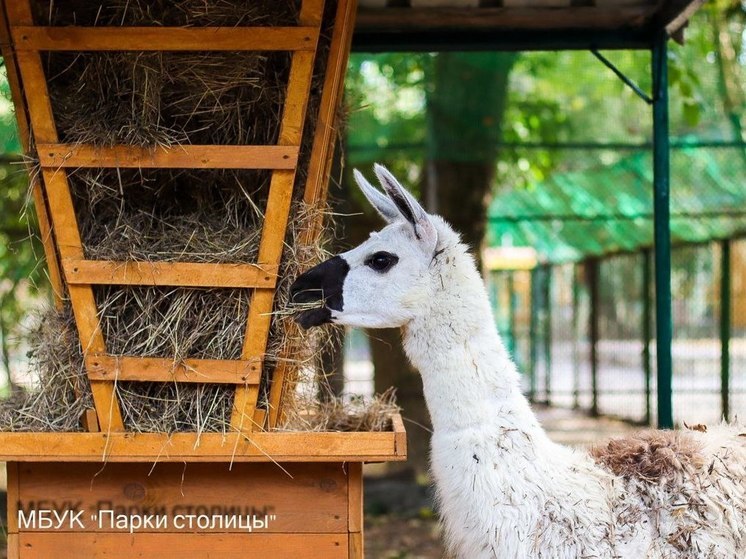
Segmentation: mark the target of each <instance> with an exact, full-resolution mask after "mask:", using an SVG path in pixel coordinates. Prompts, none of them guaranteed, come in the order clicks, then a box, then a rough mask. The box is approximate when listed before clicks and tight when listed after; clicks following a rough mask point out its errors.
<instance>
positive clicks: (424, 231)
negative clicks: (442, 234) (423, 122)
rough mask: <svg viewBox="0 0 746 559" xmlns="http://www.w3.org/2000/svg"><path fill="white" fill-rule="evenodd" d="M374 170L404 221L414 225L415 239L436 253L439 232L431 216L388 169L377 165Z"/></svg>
mask: <svg viewBox="0 0 746 559" xmlns="http://www.w3.org/2000/svg"><path fill="white" fill-rule="evenodd" d="M373 170H374V171H375V173H376V176H377V177H378V180H379V181H380V183H381V186H382V187H383V189H384V190H385V191H386V194H388V197H389V198H391V201H392V202H393V203H394V204H396V207H397V208H398V209H399V212H401V215H402V216H403V217H404V219H406V220H407V221H408V222H409V223H410V224H411V225H412V228H413V229H414V235H415V237H417V239H418V240H419V241H421V242H422V243H424V244H425V247H426V250H427V251H430V252H435V247H436V246H437V244H438V232H437V230H436V229H435V226H434V225H433V222H432V220H431V219H430V215H429V214H428V213H427V212H426V211H425V209H424V208H423V207H422V206H421V205H420V203H419V202H418V201H417V200H416V199H415V198H414V196H412V195H411V194H410V193H409V192H407V189H406V188H404V187H403V186H402V185H401V184H400V183H399V181H398V180H396V177H394V175H392V174H391V172H390V171H389V170H388V169H387V168H386V167H384V166H383V165H379V164H378V163H376V164H375V165H374V166H373Z"/></svg>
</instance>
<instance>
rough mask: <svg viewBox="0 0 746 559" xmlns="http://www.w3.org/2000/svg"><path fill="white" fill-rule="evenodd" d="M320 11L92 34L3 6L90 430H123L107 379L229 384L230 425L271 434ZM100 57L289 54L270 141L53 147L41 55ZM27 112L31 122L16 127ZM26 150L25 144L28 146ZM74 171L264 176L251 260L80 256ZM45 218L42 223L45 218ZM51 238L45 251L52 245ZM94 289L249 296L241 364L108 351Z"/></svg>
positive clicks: (331, 98) (333, 79) (27, 9)
mask: <svg viewBox="0 0 746 559" xmlns="http://www.w3.org/2000/svg"><path fill="white" fill-rule="evenodd" d="M1 2H2V0H0V3H1ZM324 5H325V0H302V3H301V8H300V14H299V22H298V26H294V27H274V28H271V27H256V28H246V27H242V28H225V27H215V28H161V27H95V28H94V27H47V26H36V25H34V22H33V18H32V10H31V0H13V1H5V2H4V3H3V6H2V7H3V10H0V11H2V13H3V19H4V20H5V19H6V16H7V22H5V21H3V22H0V23H7V28H5V35H6V36H7V37H8V38H9V39H10V48H9V49H8V51H7V52H4V54H5V56H6V60H7V61H8V63H9V65H8V67H9V70H10V71H9V74H10V76H9V77H10V81H11V84H12V85H13V87H14V97H17V101H18V103H19V104H18V106H19V107H23V109H22V111H19V122H20V124H21V129H22V130H24V129H25V130H29V132H28V133H27V134H26V135H27V136H29V134H30V135H32V136H33V142H34V143H35V145H36V151H37V153H38V158H39V162H40V164H41V169H42V170H41V181H40V182H41V183H42V184H43V190H42V189H41V188H39V189H37V190H38V193H39V195H38V196H35V198H38V200H37V211H38V212H39V216H40V221H41V222H42V230H43V232H44V231H48V232H49V233H44V235H45V239H47V238H48V239H49V241H47V242H45V249H47V258H48V260H49V261H50V264H51V265H50V272H51V274H50V275H52V276H54V275H55V274H57V276H58V277H59V279H58V280H57V281H56V282H55V283H56V284H59V285H55V291H59V293H60V300H61V297H62V293H63V289H64V290H65V291H66V294H67V297H68V298H69V300H70V303H71V305H72V308H73V313H74V315H75V322H76V326H77V328H78V332H79V335H80V340H81V344H82V346H83V351H84V355H85V362H86V370H87V374H88V378H89V380H90V382H91V387H92V391H93V398H94V405H95V410H96V421H91V422H90V423H91V424H93V425H91V426H90V428H91V429H93V428H99V429H101V431H104V432H107V433H113V432H116V431H124V423H123V420H122V415H121V410H120V408H119V403H118V402H117V398H116V393H115V383H116V382H117V381H120V380H121V381H124V380H127V381H154V380H155V381H178V382H218V383H232V384H235V385H236V396H235V401H234V410H233V415H232V418H231V425H232V427H233V429H235V430H236V431H239V432H251V431H255V430H257V429H261V428H263V427H264V426H265V424H266V423H267V422H269V423H270V424H271V425H272V426H274V425H275V424H276V422H277V419H278V417H279V414H278V413H277V411H278V409H279V405H280V401H281V399H280V396H281V394H282V383H283V380H284V376H285V374H284V369H283V368H282V367H279V368H278V371H276V374H275V375H274V381H273V385H272V389H271V390H272V407H271V408H270V410H269V413H267V412H266V411H264V410H257V400H258V395H259V381H260V378H261V366H262V362H263V358H264V353H265V351H266V344H267V340H268V336H269V327H270V318H271V317H270V313H271V311H272V307H273V301H274V294H275V291H274V290H275V286H276V284H277V279H278V278H277V271H278V269H279V265H280V259H281V257H282V253H283V243H284V239H285V233H286V228H287V223H288V215H289V211H290V206H291V201H292V197H293V187H294V184H295V178H296V169H297V166H298V154H299V150H300V144H301V141H302V138H303V128H304V123H305V121H306V111H307V105H308V99H309V93H310V87H311V79H312V76H313V69H314V61H315V57H316V50H317V47H318V39H319V35H320V32H321V24H322V19H323V18H322V16H323V11H324ZM354 13H355V1H354V0H339V2H338V8H337V18H338V19H337V20H336V21H335V26H334V34H333V37H332V44H331V49H330V54H329V59H328V67H327V76H326V78H325V81H324V90H323V92H322V99H321V109H320V111H321V112H320V114H319V125H318V127H317V129H316V133H315V135H314V144H313V155H312V158H311V162H310V168H309V181H308V184H307V186H306V193H305V196H304V199H305V201H306V202H307V203H312V204H317V203H320V202H321V201H322V200H323V198H324V197H325V190H324V186H323V185H324V184H325V182H326V180H327V179H328V174H329V164H328V163H329V161H330V154H331V144H332V143H333V139H334V138H333V134H332V133H331V130H332V128H333V121H334V111H335V110H336V106H337V103H338V101H339V99H340V92H341V83H342V76H343V74H344V69H345V64H346V60H347V56H348V53H349V44H350V41H351V36H352V23H353V20H354ZM3 27H4V26H3ZM4 44H5V43H4ZM107 50H109V51H111V50H115V51H116V50H137V51H194V50H200V51H239V50H246V51H289V52H291V67H290V75H289V80H288V84H287V91H286V97H285V105H284V109H283V111H282V116H281V122H280V132H279V139H278V142H277V145H264V146H253V145H252V146H209V145H204V146H199V145H188V146H179V147H173V148H152V149H148V148H141V147H137V146H126V145H117V146H112V147H106V148H104V147H96V146H92V145H74V144H65V143H60V139H59V136H58V133H57V129H56V125H55V118H54V114H53V110H52V106H51V103H50V101H49V91H48V88H47V81H46V76H45V73H44V67H43V64H42V57H41V53H42V52H44V51H73V52H75V51H107ZM16 70H17V72H16ZM24 94H25V97H24ZM26 116H27V117H28V123H29V125H28V126H24V123H25V122H26ZM24 144H25V145H26V147H27V148H28V147H29V146H30V145H31V140H30V138H28V141H26V140H25V141H24ZM81 167H93V168H106V167H118V168H202V169H208V168H239V169H266V170H269V171H270V172H271V180H270V189H269V196H268V201H267V208H266V213H265V220H264V226H263V230H262V234H261V241H260V245H259V255H258V259H257V262H256V263H254V264H240V265H239V264H205V263H197V262H131V261H127V262H118V261H95V260H89V259H87V258H86V257H85V254H84V250H83V243H82V240H81V236H80V232H79V229H78V224H77V221H76V218H75V212H74V208H73V201H72V194H71V190H70V183H69V180H68V169H73V168H81ZM37 190H35V193H36V191H37ZM47 210H48V211H47ZM47 214H48V216H49V217H48V219H46V220H45V219H44V217H45V216H46V215H47ZM50 222H51V223H50ZM46 224H48V225H47V226H46V227H45V225H46ZM52 232H53V234H54V241H55V242H54V243H52V242H51V238H52ZM313 235H314V233H313V232H311V231H309V232H308V234H307V235H306V236H305V238H304V240H305V241H306V242H309V241H311V240H312V239H313ZM50 256H51V258H50ZM58 262H59V264H57V263H58ZM60 272H61V273H60ZM53 279H54V277H53ZM63 279H64V282H63ZM95 285H142V286H185V287H193V288H247V289H251V290H252V295H251V302H250V306H249V311H248V317H247V322H246V330H245V338H244V344H243V351H242V354H241V358H240V360H236V361H214V360H213V361H211V360H200V359H188V360H186V361H184V362H174V361H173V360H171V359H167V358H162V359H154V358H150V359H144V358H141V357H136V356H121V355H110V354H109V353H108V352H107V348H106V343H105V339H104V336H103V334H102V332H101V328H100V324H99V316H98V308H97V306H96V302H95V298H94V291H93V286H95ZM272 410H274V411H272ZM95 424H97V426H96V425H95ZM1 436H2V435H0V437H1Z"/></svg>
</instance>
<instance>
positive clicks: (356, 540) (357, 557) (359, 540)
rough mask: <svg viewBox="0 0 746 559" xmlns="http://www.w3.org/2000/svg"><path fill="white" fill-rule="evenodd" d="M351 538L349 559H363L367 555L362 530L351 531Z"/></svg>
mask: <svg viewBox="0 0 746 559" xmlns="http://www.w3.org/2000/svg"><path fill="white" fill-rule="evenodd" d="M349 537H350V540H349V551H348V553H347V556H348V557H349V559H363V558H364V557H365V547H364V538H363V533H362V532H351V533H350V535H349Z"/></svg>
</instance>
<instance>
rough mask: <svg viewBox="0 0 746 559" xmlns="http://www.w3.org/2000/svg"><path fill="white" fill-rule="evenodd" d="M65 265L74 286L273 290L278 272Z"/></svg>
mask: <svg viewBox="0 0 746 559" xmlns="http://www.w3.org/2000/svg"><path fill="white" fill-rule="evenodd" d="M62 265H63V268H64V270H65V278H66V279H67V282H68V283H69V284H71V285H78V284H86V285H148V286H156V285H164V286H169V285H171V286H185V287H225V288H234V287H235V288H241V287H262V288H272V287H274V286H275V283H276V281H277V271H276V269H275V270H271V269H268V268H269V267H265V268H262V267H259V266H257V265H254V264H212V263H200V262H132V261H129V262H112V261H105V260H83V259H80V258H65V259H63V260H62Z"/></svg>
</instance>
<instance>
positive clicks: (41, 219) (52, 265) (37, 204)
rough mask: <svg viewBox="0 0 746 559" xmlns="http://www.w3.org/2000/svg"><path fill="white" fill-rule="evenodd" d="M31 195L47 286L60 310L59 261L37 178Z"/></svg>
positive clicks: (61, 287)
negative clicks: (47, 278)
mask: <svg viewBox="0 0 746 559" xmlns="http://www.w3.org/2000/svg"><path fill="white" fill-rule="evenodd" d="M31 195H32V197H33V200H34V209H35V210H36V217H37V219H38V223H39V237H40V239H41V244H42V246H43V247H44V257H45V260H46V261H47V271H48V273H49V284H50V285H51V287H52V297H53V299H54V306H55V308H57V309H58V310H60V309H62V307H63V302H62V301H63V299H64V297H65V285H64V283H63V282H62V273H61V272H60V261H59V257H58V255H57V249H56V248H55V241H54V235H53V233H52V224H51V221H50V218H49V210H48V209H47V201H46V198H45V196H44V190H43V188H42V186H41V181H40V180H39V177H33V178H32V179H31Z"/></svg>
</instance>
